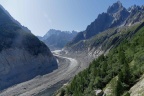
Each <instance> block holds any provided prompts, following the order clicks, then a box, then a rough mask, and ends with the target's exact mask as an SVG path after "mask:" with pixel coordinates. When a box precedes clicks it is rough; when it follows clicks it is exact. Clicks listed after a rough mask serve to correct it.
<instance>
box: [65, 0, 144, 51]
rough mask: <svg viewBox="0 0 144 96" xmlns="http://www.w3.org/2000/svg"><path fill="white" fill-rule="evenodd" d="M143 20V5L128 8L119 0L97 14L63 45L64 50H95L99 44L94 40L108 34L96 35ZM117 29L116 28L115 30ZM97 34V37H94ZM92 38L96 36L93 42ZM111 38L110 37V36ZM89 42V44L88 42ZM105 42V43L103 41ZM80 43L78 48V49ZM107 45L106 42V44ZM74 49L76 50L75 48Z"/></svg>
mask: <svg viewBox="0 0 144 96" xmlns="http://www.w3.org/2000/svg"><path fill="white" fill-rule="evenodd" d="M143 20H144V7H143V6H141V7H140V6H136V5H135V6H132V7H130V8H128V9H126V8H124V7H123V6H122V4H121V2H120V1H118V2H116V3H114V4H113V5H112V6H110V7H109V8H108V10H107V12H106V13H102V14H100V15H98V17H97V19H96V20H95V21H94V22H92V23H91V24H90V25H88V27H87V28H86V30H85V31H82V32H80V33H78V35H77V36H76V37H75V38H74V39H73V40H72V41H71V42H69V43H68V44H67V45H66V46H65V48H64V49H65V50H66V51H68V52H71V51H72V52H77V51H83V50H85V51H86V50H97V49H96V48H98V49H99V48H101V47H102V46H101V44H102V42H101V44H97V43H96V42H99V41H104V40H105V39H107V38H109V36H106V35H105V36H104V37H103V36H102V37H101V36H97V35H99V34H101V33H103V32H106V31H108V32H109V30H112V32H111V31H110V34H111V33H113V34H115V33H117V32H118V30H119V29H120V28H121V27H123V28H125V27H127V26H131V25H133V24H136V23H141V22H142V21H143ZM117 29H118V30H117ZM96 36H97V37H96ZM93 38H98V39H95V40H98V41H95V43H94V44H93V42H91V40H92V39H93ZM111 39H112V38H111ZM117 39H118V38H115V39H114V40H113V42H115V41H116V40H117ZM88 43H89V44H88ZM105 44H106V43H105ZM80 45H81V48H82V49H80V50H78V48H79V46H80ZM93 45H97V46H95V48H94V47H93V48H89V46H93ZM106 45H107V44H106ZM75 49H76V50H75Z"/></svg>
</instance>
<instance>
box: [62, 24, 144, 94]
mask: <svg viewBox="0 0 144 96" xmlns="http://www.w3.org/2000/svg"><path fill="white" fill-rule="evenodd" d="M143 26H144V23H142V24H141V25H139V26H135V27H133V28H132V29H130V30H126V31H125V32H121V33H118V34H115V36H116V37H118V39H117V42H115V43H113V44H112V45H114V46H115V47H113V48H112V49H111V50H110V52H109V54H107V55H106V56H104V55H101V56H100V57H99V58H97V59H96V60H93V61H92V62H91V64H90V66H89V67H88V68H87V69H85V70H83V71H82V72H80V73H79V74H77V75H76V76H75V77H74V78H73V80H72V81H71V82H70V84H69V85H68V86H66V87H64V88H63V89H62V96H64V94H65V95H68V96H94V94H95V93H94V90H96V89H103V88H105V86H106V85H107V84H108V83H109V82H110V81H111V80H112V79H113V78H115V77H116V76H117V84H116V86H115V87H114V89H115V91H114V93H113V94H114V95H115V96H122V95H123V94H124V93H125V92H126V91H128V90H129V89H130V87H132V86H133V85H134V84H135V83H136V81H137V80H138V79H139V78H140V76H141V75H142V74H144V72H143V70H144V48H143V47H144V27H143ZM120 34H121V35H120ZM125 96H129V93H126V94H125Z"/></svg>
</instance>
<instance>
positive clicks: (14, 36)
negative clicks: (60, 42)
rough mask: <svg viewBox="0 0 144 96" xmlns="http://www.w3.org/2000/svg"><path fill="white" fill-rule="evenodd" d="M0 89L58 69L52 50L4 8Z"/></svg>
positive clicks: (0, 12) (0, 28)
mask: <svg viewBox="0 0 144 96" xmlns="http://www.w3.org/2000/svg"><path fill="white" fill-rule="evenodd" d="M0 62H1V63H0V90H3V89H5V88H8V87H10V86H12V85H14V84H17V83H20V82H24V81H27V80H30V79H32V78H34V77H36V76H37V75H44V74H46V73H49V72H51V71H53V70H54V69H56V68H57V67H58V66H57V62H56V60H55V58H54V56H53V55H52V53H51V52H50V50H49V48H48V47H47V46H46V45H45V44H44V43H42V42H41V41H40V40H39V39H38V38H37V37H35V36H34V35H33V34H32V33H31V32H28V31H27V30H24V27H22V26H21V25H20V23H16V22H15V21H14V20H13V19H12V18H11V17H10V16H9V15H8V13H7V12H6V11H5V10H4V9H3V7H0Z"/></svg>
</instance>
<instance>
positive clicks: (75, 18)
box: [0, 0, 144, 36]
mask: <svg viewBox="0 0 144 96" xmlns="http://www.w3.org/2000/svg"><path fill="white" fill-rule="evenodd" d="M117 1H118V0H111V1H108V0H103V1H102V0H91V1H87V0H78V1H76V0H71V1H70V0H59V1H57V0H43V1H40V0H15V1H13V0H1V1H0V4H1V5H2V6H3V7H4V8H5V9H6V10H7V11H8V12H9V13H10V14H11V16H12V17H14V18H15V19H16V20H17V21H18V22H20V23H21V24H22V25H24V26H26V27H28V28H29V29H30V30H31V32H32V33H33V34H35V35H38V36H43V35H44V34H45V33H46V32H47V31H48V30H49V29H56V30H62V31H72V30H76V31H82V30H85V29H86V27H87V25H89V24H90V23H91V22H93V21H94V20H95V19H96V17H97V15H98V14H100V13H102V12H106V11H107V8H108V7H109V6H110V5H112V4H113V3H115V2H117ZM119 1H121V2H122V4H123V6H124V7H126V8H128V7H130V6H132V5H134V4H136V5H140V6H141V5H143V4H144V1H143V0H139V2H138V1H134V0H133V1H130V2H129V1H125V0H119Z"/></svg>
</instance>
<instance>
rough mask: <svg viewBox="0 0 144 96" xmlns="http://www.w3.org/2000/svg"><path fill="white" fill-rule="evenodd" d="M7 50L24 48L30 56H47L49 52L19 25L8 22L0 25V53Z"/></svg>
mask: <svg viewBox="0 0 144 96" xmlns="http://www.w3.org/2000/svg"><path fill="white" fill-rule="evenodd" d="M9 48H19V49H22V48H24V49H25V50H27V51H28V52H29V53H31V54H32V55H38V54H39V53H42V54H43V55H48V54H47V53H48V52H49V50H48V48H47V46H46V45H45V44H44V43H43V42H41V41H40V40H39V39H38V38H37V37H35V36H34V35H33V34H32V33H28V32H25V31H24V30H23V29H22V28H21V27H20V26H19V25H17V24H15V23H13V22H9V21H8V22H7V23H3V24H1V25H0V52H1V51H2V50H4V49H9ZM49 55H51V54H49Z"/></svg>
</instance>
